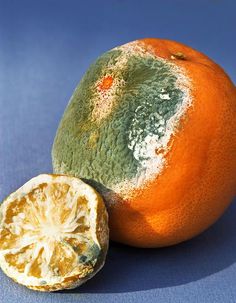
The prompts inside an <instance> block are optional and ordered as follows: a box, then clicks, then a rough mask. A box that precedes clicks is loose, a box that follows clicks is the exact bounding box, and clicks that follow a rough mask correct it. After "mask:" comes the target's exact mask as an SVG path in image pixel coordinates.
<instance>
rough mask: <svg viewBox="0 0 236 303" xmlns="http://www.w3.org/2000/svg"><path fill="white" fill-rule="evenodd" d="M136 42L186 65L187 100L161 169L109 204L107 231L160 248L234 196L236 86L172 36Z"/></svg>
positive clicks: (192, 231)
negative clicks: (190, 102)
mask: <svg viewBox="0 0 236 303" xmlns="http://www.w3.org/2000/svg"><path fill="white" fill-rule="evenodd" d="M142 41H143V42H145V44H146V45H147V46H152V47H153V49H154V51H155V53H156V54H157V55H158V56H159V57H162V58H165V59H168V60H170V61H171V62H172V63H175V64H177V65H179V66H181V67H183V68H184V69H185V70H186V72H187V75H188V76H189V78H190V79H191V81H192V97H193V106H192V107H190V108H189V109H188V111H187V113H186V114H185V116H184V117H183V119H182V121H181V125H180V129H179V130H178V131H177V133H176V134H175V135H174V138H172V147H171V149H170V151H169V152H168V154H167V163H168V164H167V166H166V167H165V169H164V170H163V172H162V173H161V174H160V175H159V176H158V177H157V178H156V179H155V180H154V181H153V182H152V183H149V185H148V186H147V187H146V188H144V189H142V190H140V191H139V192H138V193H137V192H136V195H135V197H133V198H132V194H131V195H130V199H128V200H126V201H124V200H123V201H121V202H120V203H114V204H113V206H111V207H110V209H109V214H110V230H111V238H112V239H113V240H115V241H118V242H122V243H126V244H129V245H132V246H138V247H162V246H169V245H173V244H176V243H179V242H182V241H185V240H188V239H190V238H192V237H193V236H195V235H197V234H199V233H201V232H202V231H204V230H205V229H206V228H208V227H209V226H210V225H211V224H213V223H214V222H215V221H216V220H217V219H218V218H219V217H220V216H221V215H222V214H223V212H224V211H225V209H226V208H227V207H228V206H229V204H230V202H231V201H232V199H233V197H234V194H235V190H236V124H235V117H236V89H235V86H234V84H233V83H232V82H231V80H230V79H229V77H228V76H227V75H226V74H225V72H224V71H223V70H222V69H221V68H220V67H219V66H218V65H217V64H215V63H214V62H213V61H211V60H210V59H209V58H208V57H206V56H205V55H203V54H201V53H199V52H198V51H196V50H193V49H191V48H189V47H187V46H185V45H183V44H180V43H177V42H174V41H168V40H160V39H143V40H142ZM175 54H176V57H175V56H174V55H175Z"/></svg>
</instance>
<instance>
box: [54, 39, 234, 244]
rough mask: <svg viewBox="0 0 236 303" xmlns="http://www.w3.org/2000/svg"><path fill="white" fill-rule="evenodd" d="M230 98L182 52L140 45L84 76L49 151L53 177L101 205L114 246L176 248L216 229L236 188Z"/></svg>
mask: <svg viewBox="0 0 236 303" xmlns="http://www.w3.org/2000/svg"><path fill="white" fill-rule="evenodd" d="M235 116H236V88H235V86H234V84H233V83H232V81H231V80H230V78H229V77H228V76H227V75H226V73H225V72H224V71H223V69H222V68H220V67H219V66H218V65H217V64H216V63H214V62H213V61H212V60H211V59H209V58H208V57H207V56H205V55H203V54H202V53H200V52H198V51H196V50H194V49H192V48H190V47H188V46H185V45H183V44H181V43H178V42H174V41H169V40H161V39H143V40H137V41H133V42H130V43H127V44H125V45H122V46H120V47H116V48H114V49H112V50H111V51H108V52H107V53H105V54H103V55H102V56H101V57H99V58H98V60H97V61H96V62H95V63H93V64H92V65H91V67H90V68H89V69H88V71H87V73H86V74H85V75H84V77H83V79H82V80H81V82H80V84H79V85H78V87H77V89H76V90H75V92H74V94H73V96H72V99H71V102H70V103H69V105H68V107H67V109H66V111H65V113H64V116H63V118H62V121H61V123H60V126H59V128H58V131H57V135H56V138H55V141H54V146H53V151H52V156H53V167H54V171H55V172H56V173H67V174H71V175H74V176H78V177H82V178H84V179H85V180H87V182H88V183H90V184H92V185H93V186H94V187H96V189H97V190H98V191H99V192H100V193H101V194H102V195H103V197H104V199H105V202H106V205H107V208H108V212H109V217H110V223H109V225H110V230H111V238H112V239H113V240H115V241H118V242H122V243H125V244H129V245H133V246H139V247H161V246H168V245H173V244H176V243H179V242H182V241H185V240H188V239H190V238H192V237H193V236H195V235H197V234H199V233H201V232H202V231H204V230H205V229H206V228H208V227H209V226H210V225H211V224H213V223H214V222H215V221H216V220H217V219H218V218H219V217H220V216H221V215H222V214H223V212H224V211H225V209H226V208H227V206H228V205H229V204H230V202H231V200H232V198H233V196H234V194H235V188H236V173H235V172H236V125H235V120H234V119H235Z"/></svg>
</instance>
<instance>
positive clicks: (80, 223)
mask: <svg viewBox="0 0 236 303" xmlns="http://www.w3.org/2000/svg"><path fill="white" fill-rule="evenodd" d="M0 214H1V223H0V266H1V268H2V270H3V271H4V272H5V273H6V274H7V275H8V276H9V277H11V278H12V279H14V280H15V281H16V282H18V283H20V284H23V285H25V286H27V287H28V288H32V289H36V290H40V291H55V290H60V289H64V288H73V287H77V286H79V285H80V284H82V283H83V282H85V281H86V280H87V279H89V278H91V277H92V276H93V275H94V274H95V273H96V272H97V271H98V270H99V269H100V268H101V267H102V265H103V263H104V261H105V256H106V251H107V247H108V227H107V213H106V209H105V207H104V204H103V200H102V198H101V197H100V195H99V194H98V193H97V192H96V191H95V190H94V189H93V188H91V187H90V186H89V185H87V184H85V183H84V182H82V181H81V180H79V179H77V178H73V177H68V176H59V175H46V174H45V175H39V176H38V177H36V178H33V179H31V180H30V181H29V182H27V183H26V184H25V185H24V186H22V187H21V188H20V189H18V190H17V191H16V192H14V193H12V194H11V195H10V196H9V197H8V198H7V199H6V200H5V201H4V202H3V203H2V205H1V209H0Z"/></svg>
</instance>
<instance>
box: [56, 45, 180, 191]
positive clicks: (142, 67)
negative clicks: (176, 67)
mask: <svg viewBox="0 0 236 303" xmlns="http://www.w3.org/2000/svg"><path fill="white" fill-rule="evenodd" d="M123 55H124V54H123V51H122V50H119V49H115V50H111V51H109V52H107V53H105V54H103V55H102V56H101V57H100V58H99V59H98V60H97V61H96V62H95V63H93V64H92V65H91V66H90V68H89V69H88V71H87V72H86V74H85V75H84V77H83V78H82V80H81V82H80V84H79V85H78V87H77V88H76V90H75V92H74V95H73V96H72V99H71V101H70V102H69V104H68V107H67V108H66V111H65V113H64V115H63V118H62V120H61V123H60V125H59V128H58V131H57V134H56V138H55V141H54V144H53V150H52V159H53V168H54V172H55V173H66V174H70V175H74V176H77V177H81V178H84V179H86V180H88V181H91V182H92V184H95V187H97V188H98V187H99V184H101V186H104V187H105V188H112V186H113V185H114V184H117V183H119V182H122V181H125V180H129V179H131V178H133V177H135V176H136V175H137V174H138V172H139V171H140V169H141V166H142V163H141V162H142V160H143V159H145V158H146V156H145V155H143V154H142V155H140V156H138V157H137V155H136V157H135V149H136V148H137V146H139V145H140V144H143V142H144V139H145V137H146V136H147V135H150V134H151V135H155V136H156V137H158V138H161V137H163V136H164V134H165V131H166V125H167V121H168V120H169V119H170V118H171V117H172V116H173V115H174V114H175V113H176V112H177V110H178V107H179V106H181V104H182V102H183V92H182V91H181V90H180V89H179V88H178V87H177V83H176V82H177V78H176V75H175V73H174V72H173V68H172V66H171V64H169V63H168V62H166V61H164V60H163V59H158V58H155V57H152V56H150V55H147V56H143V55H142V56H141V55H139V54H135V53H134V54H132V55H129V57H128V60H127V63H126V64H125V66H124V67H122V68H120V67H116V65H117V64H118V63H119V60H120V59H121V58H122V56H123ZM110 74H111V75H112V77H113V78H117V79H119V80H121V79H122V80H124V82H123V83H124V85H123V86H122V87H121V89H117V90H116V91H115V96H114V98H115V100H116V101H115V105H114V106H113V107H112V110H111V112H110V113H109V114H108V115H107V116H106V117H105V118H103V119H101V121H99V122H98V121H96V120H93V119H92V118H91V116H92V111H93V109H94V107H95V106H96V94H95V93H94V92H95V91H96V85H95V84H96V83H97V81H99V79H102V78H103V77H105V76H106V75H110Z"/></svg>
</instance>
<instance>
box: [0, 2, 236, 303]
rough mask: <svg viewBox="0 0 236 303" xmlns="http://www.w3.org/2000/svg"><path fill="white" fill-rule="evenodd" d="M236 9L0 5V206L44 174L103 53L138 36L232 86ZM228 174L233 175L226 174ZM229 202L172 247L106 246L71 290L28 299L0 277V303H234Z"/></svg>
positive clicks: (221, 5) (229, 5)
mask: <svg viewBox="0 0 236 303" xmlns="http://www.w3.org/2000/svg"><path fill="white" fill-rule="evenodd" d="M235 11H236V2H235V1H220V0H218V1H217V0H214V1H213V0H212V1H157V0H156V1H149V0H146V1H122V0H120V1H118V0H117V1H112V0H110V1H88V0H86V1H72V0H67V1H66V0H65V1H56V0H55V1H42V0H41V1H32V0H31V1H23V0H22V1H12V0H11V1H6V0H5V1H1V0H0V106H1V107H0V108H1V110H0V199H2V198H3V197H4V196H6V195H7V194H9V193H10V192H11V191H12V190H14V189H16V188H17V187H19V186H20V185H22V184H23V183H24V182H26V181H27V180H28V179H29V178H31V177H33V176H35V175H37V174H39V173H42V172H51V170H52V168H51V159H50V150H51V145H52V142H53V138H54V134H55V131H56V129H57V125H58V123H59V120H60V117H61V115H62V113H63V111H64V108H65V106H66V104H67V101H68V99H69V97H70V95H71V94H72V91H73V89H74V88H75V86H76V84H77V82H78V81H79V79H80V78H81V76H82V74H83V73H84V72H85V70H86V69H87V67H88V66H89V64H90V63H91V62H92V61H93V60H94V59H95V58H96V57H97V56H98V55H100V54H101V53H103V52H104V51H106V50H108V49H110V48H112V47H114V46H117V45H120V44H123V43H125V42H128V41H130V40H134V39H137V38H141V37H161V38H169V39H173V40H177V41H181V42H183V43H186V44H188V45H191V46H192V47H195V48H197V49H199V50H201V51H203V52H204V53H206V54H208V55H209V56H210V57H211V58H213V59H214V60H215V61H217V62H218V63H219V64H220V65H221V66H223V67H224V68H225V70H226V71H227V72H228V74H229V75H230V76H231V78H232V79H233V81H234V82H236V64H235V62H236V60H235V54H236V40H235V35H236V18H235ZM235 173H236V172H235ZM235 212H236V203H233V204H232V206H231V207H230V208H229V210H228V211H227V212H226V214H225V215H224V216H223V217H222V218H221V219H220V220H219V221H218V222H217V223H216V224H215V225H214V226H213V227H211V228H210V229H209V230H208V231H206V232H205V233H203V234H202V235H200V236H199V237H197V238H195V239H193V240H191V241H188V242H186V243H183V244H180V245H177V246H175V247H170V248H165V249H153V250H142V249H134V248H128V247H125V246H121V245H115V244H113V245H111V249H110V251H109V255H108V258H107V262H106V265H105V267H104V268H103V270H102V271H101V272H100V273H99V274H98V275H97V276H96V277H94V278H93V279H92V280H91V281H89V282H87V284H85V285H84V286H82V287H81V288H79V289H76V290H73V291H70V292H62V293H53V294H43V293H38V292H33V291H30V290H28V289H26V288H24V287H22V286H19V285H17V284H15V283H14V282H12V281H11V280H10V279H8V278H7V277H6V276H5V275H4V274H3V273H2V272H0V279H1V283H0V302H1V303H7V302H13V303H16V302H18V301H20V302H22V303H54V302H63V303H70V302H72V303H73V302H81V303H83V302H90V303H93V302H99V303H100V302H109V303H110V302H112V303H113V302H114V303H116V302H122V303H123V302H124V303H126V302H127V303H129V302H137V303H138V302H159V303H161V302H163V303H168V302H181V303H182V302H193V303H194V302H201V303H204V302H214V303H215V302H220V303H222V302H227V303H228V302H236V282H235V281H236V232H235V231H236V220H235Z"/></svg>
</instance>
